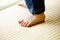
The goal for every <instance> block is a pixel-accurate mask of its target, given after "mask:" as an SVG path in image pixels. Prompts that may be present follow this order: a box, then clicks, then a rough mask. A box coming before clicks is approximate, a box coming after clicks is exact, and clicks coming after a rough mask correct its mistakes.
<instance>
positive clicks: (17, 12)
mask: <svg viewBox="0 0 60 40" xmlns="http://www.w3.org/2000/svg"><path fill="white" fill-rule="evenodd" d="M49 2H50V3H49ZM59 3H60V2H59V1H54V0H53V1H50V0H49V1H48V0H46V11H45V15H46V20H45V22H43V23H40V24H37V25H35V26H32V27H30V28H27V27H21V26H20V25H19V24H18V20H19V19H22V18H25V17H26V16H27V15H29V12H28V11H27V9H25V8H23V7H19V6H17V5H15V6H12V7H10V8H7V9H5V10H2V11H0V40H60V4H59ZM54 4H55V5H54Z"/></svg>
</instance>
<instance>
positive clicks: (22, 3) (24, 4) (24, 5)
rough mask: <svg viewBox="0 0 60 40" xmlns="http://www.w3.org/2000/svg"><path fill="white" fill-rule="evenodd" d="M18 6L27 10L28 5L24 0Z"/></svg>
mask: <svg viewBox="0 0 60 40" xmlns="http://www.w3.org/2000/svg"><path fill="white" fill-rule="evenodd" d="M18 5H19V6H21V7H24V8H27V6H26V3H25V1H24V0H23V1H21V2H20V3H18Z"/></svg>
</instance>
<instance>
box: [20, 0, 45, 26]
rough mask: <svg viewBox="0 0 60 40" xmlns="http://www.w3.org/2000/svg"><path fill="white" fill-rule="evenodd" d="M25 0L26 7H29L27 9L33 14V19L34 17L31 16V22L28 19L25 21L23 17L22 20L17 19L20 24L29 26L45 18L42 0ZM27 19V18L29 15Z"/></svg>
mask: <svg viewBox="0 0 60 40" xmlns="http://www.w3.org/2000/svg"><path fill="white" fill-rule="evenodd" d="M25 2H26V5H27V8H28V9H29V11H30V12H31V13H32V15H33V16H35V19H34V17H31V18H33V19H34V20H33V21H31V22H30V20H28V22H27V21H24V20H25V19H23V20H21V21H19V23H20V24H21V26H31V25H34V24H36V23H39V22H41V21H43V20H44V19H45V15H44V11H45V6H44V0H25ZM22 5H23V4H22ZM31 18H30V19H31ZM27 19H29V17H28V18H27Z"/></svg>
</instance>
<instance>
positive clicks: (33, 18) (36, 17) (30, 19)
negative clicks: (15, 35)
mask: <svg viewBox="0 0 60 40" xmlns="http://www.w3.org/2000/svg"><path fill="white" fill-rule="evenodd" d="M27 19H28V20H27ZM44 20H45V15H44V13H41V14H38V15H37V14H35V15H33V16H30V17H28V18H26V19H22V20H21V21H19V24H20V25H21V26H24V27H30V26H33V25H35V24H37V23H40V22H41V21H44Z"/></svg>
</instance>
